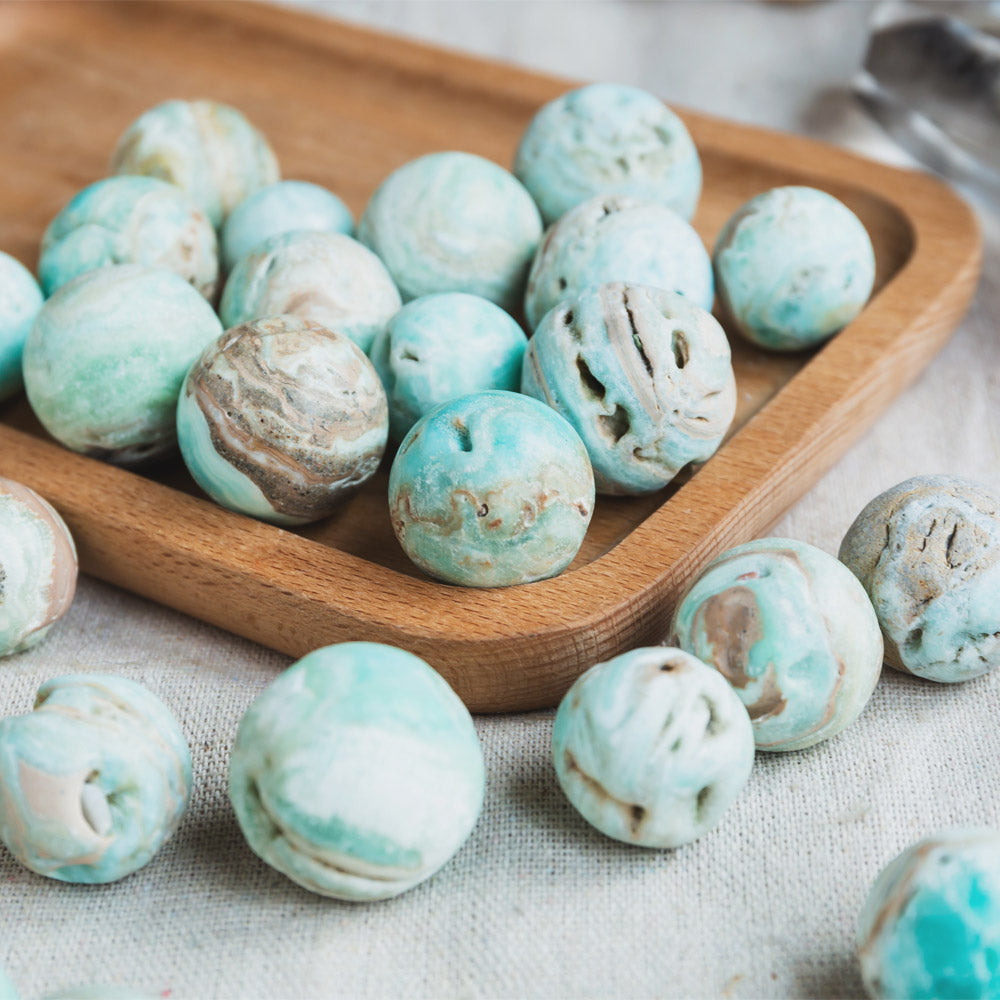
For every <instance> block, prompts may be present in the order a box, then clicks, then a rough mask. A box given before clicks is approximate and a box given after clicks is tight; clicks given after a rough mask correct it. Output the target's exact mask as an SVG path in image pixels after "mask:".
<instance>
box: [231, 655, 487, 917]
mask: <svg viewBox="0 0 1000 1000" xmlns="http://www.w3.org/2000/svg"><path fill="white" fill-rule="evenodd" d="M484 787H485V768H484V763H483V754H482V749H481V748H480V745H479V739H478V737H477V735H476V730H475V727H474V726H473V724H472V718H471V716H470V715H469V712H468V710H467V709H466V708H465V706H464V705H463V704H462V702H461V701H460V700H459V698H458V696H457V695H456V694H455V693H454V691H452V689H451V688H450V687H449V686H448V684H447V683H446V682H445V681H444V679H443V678H442V677H441V676H440V675H439V674H438V673H436V672H435V671H434V670H432V669H431V668H430V667H429V666H428V665H427V664H426V663H425V662H424V661H423V660H421V659H420V658H419V657H417V656H414V655H413V654H412V653H407V652H406V651H404V650H402V649H396V648H395V647H393V646H385V645H381V644H379V643H371V642H348V643H342V644H340V645H336V646H326V647H324V648H322V649H317V650H316V651H315V652H313V653H310V654H309V655H308V656H305V657H303V658H302V659H301V660H299V661H298V662H297V663H294V664H292V666H291V667H289V668H288V669H287V670H286V671H285V672H284V673H283V674H281V675H280V676H279V677H278V679H277V680H275V681H274V682H273V683H272V684H271V685H270V687H268V688H267V690H266V691H265V692H264V693H263V694H262V695H261V696H260V697H259V698H258V699H257V700H256V701H255V702H254V703H253V704H252V705H251V706H250V708H249V710H248V711H247V713H246V715H244V717H243V719H242V721H241V722H240V725H239V730H238V731H237V734H236V743H235V745H234V747H233V753H232V759H231V763H230V772H229V796H230V799H231V801H232V804H233V808H234V809H235V811H236V817H237V819H238V820H239V824H240V828H241V829H242V831H243V834H244V836H245V837H246V839H247V842H248V843H249V845H250V847H251V848H252V849H253V851H254V852H255V853H256V854H258V855H259V856H260V857H261V858H262V859H263V860H264V861H266V862H267V863H268V864H269V865H271V866H272V867H274V868H276V869H277V870H278V871H280V872H282V873H283V874H285V875H287V876H288V877H289V878H290V879H292V881H294V882H297V883H298V884H299V885H301V886H304V887H305V888H306V889H309V890H311V891H312V892H316V893H319V894H320V895H323V896H332V897H334V898H337V899H347V900H372V899H387V898H389V897H390V896H396V895H399V893H401V892H405V891H406V890H407V889H410V888H412V887H413V886H415V885H416V884H417V883H418V882H422V881H423V880H424V879H426V878H429V877H430V876H431V875H433V874H434V872H436V871H437V870H438V869H439V868H440V867H441V866H442V865H444V864H445V862H447V861H448V860H449V859H450V858H451V857H452V855H453V854H454V853H455V852H456V851H457V850H458V849H459V848H460V847H461V846H462V844H463V843H464V842H465V840H466V839H467V838H468V836H469V834H470V833H471V832H472V828H473V827H474V826H475V824H476V820H477V819H478V817H479V813H480V810H481V808H482V803H483V794H484Z"/></svg>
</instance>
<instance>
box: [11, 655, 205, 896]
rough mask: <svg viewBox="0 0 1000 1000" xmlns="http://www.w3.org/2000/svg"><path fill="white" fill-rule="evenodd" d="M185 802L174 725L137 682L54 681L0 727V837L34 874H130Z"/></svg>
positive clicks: (187, 764) (187, 762)
mask: <svg viewBox="0 0 1000 1000" xmlns="http://www.w3.org/2000/svg"><path fill="white" fill-rule="evenodd" d="M190 794H191V754H190V752H189V750H188V746H187V743H186V742H185V740H184V736H183V734H182V733H181V730H180V727H179V726H178V724H177V720H176V719H175V718H174V717H173V715H172V714H171V713H170V710H169V709H168V708H167V707H166V706H165V705H164V704H163V702H161V701H160V700H159V698H157V697H156V696H155V695H154V694H153V693H152V692H151V691H149V690H147V689H146V688H145V687H143V686H142V685H141V684H137V683H136V682H135V681H130V680H127V679H126V678H124V677H114V676H106V675H101V674H80V675H75V676H69V677H59V678H56V679H55V680H51V681H48V682H47V683H45V684H43V685H42V686H41V688H39V690H38V695H37V697H36V699H35V706H34V710H33V711H32V712H31V713H29V714H28V715H20V716H13V717H11V718H8V719H4V720H3V721H2V722H0V838H2V840H3V842H4V844H5V845H6V846H7V848H8V849H9V850H10V852H11V853H12V854H13V855H14V857H15V858H17V860H18V861H20V862H21V864H23V865H25V866H26V867H27V868H30V869H31V870H32V871H34V872H37V873H38V874H39V875H46V876H48V877H49V878H54V879H59V880H60V881H63V882H88V883H94V882H114V881H116V880H117V879H120V878H124V877H125V876H126V875H130V874H131V873H132V872H134V871H136V870H138V869H139V868H141V867H142V866H143V865H145V864H146V863H147V862H148V861H149V860H150V858H152V857H153V855H154V854H155V853H156V852H157V851H158V850H159V849H160V847H161V846H162V845H163V843H164V841H166V840H167V838H168V837H170V836H171V834H172V833H173V832H174V830H175V829H176V828H177V824H178V823H179V822H180V819H181V816H182V815H183V814H184V810H185V809H186V808H187V804H188V798H189V796H190Z"/></svg>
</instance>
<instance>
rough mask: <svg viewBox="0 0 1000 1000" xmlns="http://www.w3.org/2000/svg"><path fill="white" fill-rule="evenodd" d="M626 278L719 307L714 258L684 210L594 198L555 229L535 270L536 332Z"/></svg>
mask: <svg viewBox="0 0 1000 1000" xmlns="http://www.w3.org/2000/svg"><path fill="white" fill-rule="evenodd" d="M612 281H622V282H625V283H626V284H630V285H650V286H652V287H654V288H662V289H664V290H665V291H668V292H678V293H680V294H681V295H684V296H686V297H687V298H689V299H690V300H691V301H692V302H694V304H695V305H698V306H701V307H702V309H705V310H709V311H710V310H711V308H712V300H713V298H714V294H715V293H714V288H713V284H712V261H711V259H710V258H709V256H708V251H707V250H706V249H705V245H704V244H703V243H702V242H701V237H700V236H699V235H698V234H697V233H696V232H695V231H694V230H693V229H692V228H691V226H689V225H688V224H687V223H686V222H685V221H684V220H683V219H682V218H681V217H680V216H679V215H678V214H677V213H676V212H674V211H672V210H671V209H669V208H666V207H664V206H663V205H659V204H657V203H655V202H650V201H640V200H638V199H636V198H631V197H626V196H624V195H613V196H605V197H599V198H592V199H590V200H589V201H585V202H583V204H581V205H578V206H577V207H576V208H574V209H572V210H571V211H569V212H567V213H566V215H564V216H563V217H562V218H561V219H560V220H559V221H558V222H557V223H556V224H555V225H554V226H553V227H552V228H551V229H549V230H548V232H547V233H546V234H545V239H544V240H543V241H542V244H541V246H539V248H538V253H537V254H536V255H535V259H534V260H533V261H532V264H531V270H530V272H529V273H528V285H527V290H526V291H525V296H524V312H525V316H526V317H527V319H528V324H529V326H530V327H531V329H535V328H536V327H537V326H538V324H539V323H540V322H541V321H542V317H543V316H544V315H545V314H546V313H547V312H548V311H549V310H550V309H553V308H555V306H557V305H559V304H560V303H561V302H563V301H564V300H566V299H568V298H572V297H573V296H574V295H577V294H578V293H580V292H582V291H583V290H584V289H585V288H589V287H590V286H592V285H604V284H607V283H609V282H612Z"/></svg>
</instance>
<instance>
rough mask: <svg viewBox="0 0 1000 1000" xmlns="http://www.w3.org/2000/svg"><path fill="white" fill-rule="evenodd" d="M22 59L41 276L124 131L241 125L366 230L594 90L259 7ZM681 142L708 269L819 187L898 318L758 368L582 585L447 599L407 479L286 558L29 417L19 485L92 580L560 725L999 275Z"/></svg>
mask: <svg viewBox="0 0 1000 1000" xmlns="http://www.w3.org/2000/svg"><path fill="white" fill-rule="evenodd" d="M0 45H2V54H0V121H2V122H3V142H2V144H0V177H2V178H3V183H2V184H0V247H2V248H3V249H5V250H7V251H8V252H11V253H13V254H15V255H16V256H18V257H19V258H21V259H22V260H23V261H24V262H25V263H27V264H28V265H29V266H32V265H34V264H35V262H36V260H37V251H38V243H39V239H40V237H41V234H42V231H43V229H44V227H45V225H46V224H47V222H48V221H49V220H50V219H51V218H52V216H54V215H55V213H56V212H57V211H58V210H59V209H60V208H61V207H62V205H63V204H64V203H65V202H66V201H67V200H68V199H69V197H70V196H71V195H72V194H73V193H74V192H75V191H76V190H77V189H79V188H80V187H82V186H84V185H85V184H88V183H90V182H92V181H94V180H96V179H97V178H99V177H101V176H102V175H103V174H104V173H105V171H106V165H107V160H108V157H109V155H110V151H111V149H112V147H113V146H114V143H115V141H116V139H117V138H118V136H119V134H120V133H121V132H122V131H123V130H124V128H125V127H126V125H127V124H128V123H129V122H130V121H132V119H134V118H135V117H136V116H137V115H138V114H139V113H140V112H141V111H142V110H143V109H145V108H146V107H148V106H150V105H152V104H155V103H158V102H159V101H162V100H164V99H166V98H168V97H211V98H215V99H218V100H221V101H226V102H229V103H231V104H234V105H236V106H238V107H240V108H241V109H243V110H244V111H245V112H246V113H247V114H248V115H249V116H250V118H251V119H252V120H253V121H255V122H256V123H257V124H258V125H260V127H262V128H263V129H264V131H265V132H266V133H267V134H268V136H269V137H270V138H271V140H272V143H273V144H274V146H275V148H276V150H277V152H278V156H279V159H280V161H281V164H282V168H283V173H284V175H285V176H288V177H298V178H304V179H308V180H314V181H318V182H320V183H324V184H327V185H328V186H330V187H331V188H333V189H334V190H336V191H337V192H338V193H340V194H341V195H342V196H343V197H344V198H345V200H346V201H347V202H348V203H349V204H350V205H351V207H352V209H353V210H354V211H355V212H359V211H360V210H361V209H362V207H363V206H364V204H365V201H366V200H367V198H368V196H369V195H370V194H371V192H372V191H373V190H374V188H375V186H376V185H377V183H378V182H379V181H380V180H381V179H382V178H383V177H384V176H385V175H386V174H387V173H389V171H391V170H392V169H394V168H395V167H397V166H399V165H400V164H401V163H403V162H405V161H406V160H408V159H410V158H412V157H414V156H418V155H420V154H422V153H425V152H429V151H432V150H437V149H448V148H461V149H466V150H470V151H472V152H476V153H479V154H481V155H483V156H487V157H490V158H492V159H494V160H496V161H497V162H499V163H501V164H504V165H507V164H509V163H510V162H511V160H512V157H513V153H514V149H515V147H516V144H517V141H518V138H519V136H520V133H521V131H522V130H523V128H524V126H525V125H526V123H527V122H528V120H529V118H530V117H531V115H532V114H533V113H534V111H535V110H536V109H537V108H538V106H539V105H540V104H542V103H543V102H545V101H546V100H549V99H551V98H552V97H554V96H556V95H557V94H559V93H561V92H562V91H564V90H566V89H567V88H568V87H569V86H571V84H570V82H568V81H565V80H557V79H553V78H551V77H547V76H543V75H540V74H537V73H530V72H525V71H522V70H519V69H514V68H511V67H509V66H505V65H501V64H498V63H493V62H487V61H483V60H480V59H473V58H468V57H465V56H461V55H456V54H453V53H450V52H444V51H441V50H439V49H435V48H431V47H428V46H424V45H418V44H414V43H411V42H407V41H402V40H399V39H396V38H392V37H387V36H384V35H380V34H376V33H373V32H369V31H363V30H360V29H357V28H353V27H348V26H347V25H344V24H338V23H335V22H331V21H325V20H317V19H313V18H311V17H309V16H306V15H301V14H297V13H292V12H290V11H287V10H279V9H275V8H269V7H264V6H260V5H257V4H249V3H245V4H211V3H197V4H193V3H180V4H175V3H168V4H163V3H157V4H150V5H147V4H140V3H123V4H113V5H104V4H94V3H88V4H67V5H62V4H55V3H45V4H38V3H36V4H12V5H6V6H0ZM665 96H666V98H667V99H668V100H669V97H670V95H669V94H668V95H665ZM683 117H684V118H685V121H686V122H687V123H688V125H689V127H690V129H691V132H692V133H693V135H694V139H695V142H696V143H697V145H698V148H699V150H700V151H701V155H702V158H703V163H704V171H705V189H704V194H703V197H702V202H701V205H700V207H699V210H698V215H697V217H696V219H695V225H696V227H697V229H698V231H699V232H700V234H701V235H702V237H703V238H704V239H705V240H706V242H707V243H708V244H709V245H711V243H712V240H713V239H714V236H715V234H716V233H717V232H718V230H719V229H720V227H721V226H722V224H723V222H724V221H725V220H726V218H727V217H728V216H729V214H730V213H731V212H732V211H733V210H734V209H735V208H736V207H737V206H738V205H739V204H741V203H742V202H743V201H744V200H746V199H747V198H749V197H750V196H752V195H753V194H756V193H757V192H759V191H762V190H764V189H766V188H769V187H773V186H775V185H779V184H809V185H813V186H816V187H820V188H823V189H824V190H827V191H829V192H831V193H832V194H834V195H836V196H837V197H839V198H841V199H842V200H843V201H845V202H846V203H847V204H848V205H849V206H850V207H851V208H852V209H853V210H854V211H855V212H856V213H857V214H858V215H859V216H860V217H861V219H862V220H863V222H864V223H865V225H866V226H867V228H868V231H869V233H870V234H871V237H872V241H873V243H874V245H875V249H876V255H877V260H878V278H877V284H876V289H877V291H876V294H875V296H874V297H873V299H872V301H871V303H870V304H869V305H868V306H867V308H866V309H865V311H864V312H863V313H862V315H861V316H860V317H859V318H858V319H857V320H856V321H855V322H854V323H852V324H851V325H850V326H849V327H848V328H847V329H845V330H844V331H843V332H841V333H840V334H839V335H838V336H837V337H836V338H835V339H834V340H833V341H832V342H830V343H829V344H828V345H827V346H825V347H823V348H822V349H821V350H819V351H818V352H815V353H813V354H808V355H804V356H803V355H800V356H796V357H793V358H788V357H774V356H768V355H765V354H764V353H762V352H757V351H754V350H751V349H749V348H746V347H744V346H742V345H738V344H735V345H734V349H735V354H736V359H735V360H736V370H737V383H738V387H739V394H740V410H739V414H738V418H737V424H736V427H737V429H736V431H735V433H734V434H733V435H732V436H731V437H730V439H729V441H728V442H727V443H726V444H725V445H724V446H723V448H722V449H721V450H720V451H719V452H718V454H717V455H716V456H715V457H714V458H713V459H712V460H711V461H710V462H708V463H707V464H706V465H705V466H704V467H702V468H701V469H699V470H698V471H697V472H696V473H694V475H692V476H690V477H688V479H687V481H686V482H684V483H683V484H682V485H681V486H679V487H676V486H675V487H673V488H671V489H668V490H666V491H664V492H663V493H660V494H658V495H656V496H655V497H652V498H645V499H632V500H628V499H623V500H609V499H601V500H600V501H599V503H598V506H597V511H596V513H595V516H594V520H593V523H592V526H591V529H590V532H589V533H588V537H587V540H586V542H585V544H584V548H583V550H582V551H581V553H580V555H579V557H578V558H577V560H576V561H575V562H574V564H573V566H572V567H571V568H570V570H569V571H567V572H566V573H563V574H562V575H561V576H559V577H557V578H555V579H553V580H546V581H542V582H539V583H534V584H529V585H527V586H522V587H517V588H510V589H506V590H488V591H475V590H466V589H462V588H457V587H450V586H445V585H442V584H437V583H435V582H433V581H431V580H428V579H426V578H424V577H422V576H421V575H420V574H419V572H418V571H417V570H415V569H414V568H413V567H411V566H410V564H409V563H408V561H407V560H406V558H405V556H404V555H403V554H402V552H401V551H400V549H399V547H398V546H397V544H396V541H395V539H394V537H393V535H392V530H391V526H390V524H389V516H388V511H387V504H386V501H385V485H386V474H385V472H384V470H383V472H382V473H381V474H380V476H378V477H376V479H375V480H374V481H373V482H371V483H369V484H368V486H367V487H366V488H365V489H364V491H363V492H362V493H360V494H359V495H358V496H356V497H355V498H353V499H352V500H351V501H349V502H348V503H347V504H346V505H345V507H344V508H343V510H342V511H341V512H340V513H339V514H337V515H336V516H335V517H333V518H331V519H330V520H329V521H327V522H325V523H324V524H321V525H319V526H314V527H312V528H310V529H306V530H301V531H298V532H290V531H285V530H282V529H279V528H275V527H271V526H269V525H266V524H263V523H260V522H256V521H253V520H250V519H248V518H244V517H241V516H239V515H236V514H232V513H230V512H228V511H225V510H222V509H221V508H219V507H216V506H214V505H213V504H211V503H209V502H208V501H207V500H204V499H202V498H201V497H200V496H199V494H198V491H197V489H196V488H195V487H194V485H193V484H192V483H191V482H190V480H189V479H188V478H187V476H186V473H184V471H183V469H182V468H180V467H179V463H174V464H173V465H170V466H168V467H166V468H164V469H158V470H156V473H155V478H152V477H146V476H139V475H136V474H134V473H130V472H126V471H123V470H121V469H116V468H112V467H110V466H107V465H103V464H101V463H99V462H96V461H93V460H91V459H87V458H82V457H79V456H77V455H73V454H71V453H69V452H67V451H65V450H63V449H62V448H60V447H58V446H56V445H55V444H53V443H52V442H51V441H49V440H46V439H45V436H44V435H43V434H42V432H41V431H40V430H39V428H38V427H37V425H36V424H35V423H34V421H33V420H32V418H31V416H30V414H29V413H28V411H27V407H26V404H25V403H24V401H23V397H22V398H21V399H19V400H15V401H13V402H12V403H10V404H8V405H7V406H6V407H3V408H0V421H2V423H0V475H4V476H8V477H11V478H14V479H18V480H20V481H22V482H24V483H27V484H28V485H30V486H32V487H34V488H35V489H37V490H38V491H39V492H41V493H42V494H44V495H45V496H46V497H48V498H49V500H50V501H51V502H52V503H53V504H54V505H55V506H56V507H57V508H58V509H59V511H60V512H61V513H62V514H63V516H64V517H65V518H66V521H67V522H68V523H69V525H70V527H71V529H72V530H73V532H74V535H75V536H76V539H77V542H78V545H79V549H80V558H81V565H82V567H83V569H84V571H85V572H87V573H90V574H92V575H93V576H96V577H99V578H101V579H103V580H108V581H111V582H112V583H116V584H118V585H120V586H122V587H126V588H128V589H129V590H132V591H135V592H136V593H139V594H143V595H146V596H148V597H151V598H153V599H154V600H157V601H160V602H162V603H164V604H168V605H170V606H172V607H174V608H178V609H180V610H182V611H186V612H188V613H189V614H192V615H195V616H197V617H198V618H202V619H204V620H205V621H209V622H213V623H215V624H217V625H220V626H222V627H223V628H226V629H229V630H231V631H234V632H237V633H239V634H241V635H244V636H248V637H250V638H252V639H255V640H257V641H259V642H262V643H264V644H266V645H268V646H271V647H273V648H275V649H278V650H281V651H283V652H286V653H288V654H290V655H293V656H298V655H301V654H303V653H305V652H307V651H308V650H311V649H314V648H315V647H317V646H321V645H324V644H326V643H331V642H338V641H343V640H347V639H369V640H376V641H381V642H389V643H394V644H397V645H400V646H403V647H405V648H407V649H410V650H412V651H414V652H415V653H417V654H419V655H421V656H423V657H425V658H426V659H427V660H429V661H430V662H431V663H432V664H433V665H434V666H435V667H436V668H437V669H438V670H440V671H441V673H442V674H443V675H444V676H445V677H446V678H447V679H448V681H449V682H450V683H451V684H452V685H453V686H454V687H455V689H456V690H457V691H458V693H459V694H460V695H461V696H462V698H463V699H465V701H466V703H467V704H468V705H469V707H470V708H472V709H473V710H475V711H502V710H512V709H525V708H533V707H542V706H549V705H553V704H554V703H555V702H556V701H557V700H558V698H559V697H560V696H561V694H562V693H563V692H564V691H565V689H566V688H567V686H568V685H569V684H570V683H571V682H572V680H573V678H574V677H576V676H577V675H578V674H579V673H580V672H581V671H582V670H583V669H585V668H586V667H588V666H590V665H591V664H593V663H595V662H597V661H599V660H601V659H603V658H606V657H608V656H611V655H613V654H615V653H617V652H620V651H622V650H624V649H627V648H630V647H634V646H637V645H642V644H647V643H655V642H658V641H659V640H661V639H662V637H663V635H664V632H665V629H666V627H667V622H668V618H669V614H670V611H671V609H672V604H673V601H674V600H675V599H676V597H677V595H678V593H679V592H680V590H681V589H682V588H683V587H684V586H685V584H686V583H687V582H688V581H690V580H691V578H692V576H693V575H695V574H696V573H697V572H698V570H699V569H700V568H701V567H702V566H703V565H704V563H705V562H706V560H708V559H709V558H710V557H712V556H713V555H715V554H716V553H718V552H719V551H721V550H722V549H724V548H727V547H728V546H730V545H734V544H736V543H738V542H742V541H745V540H747V539H749V538H751V537H753V536H755V535H759V534H761V533H762V532H764V531H765V530H766V529H767V527H768V526H769V525H770V524H772V523H773V522H774V520H775V519H776V518H778V517H779V516H780V515H781V514H782V512H783V511H784V510H785V509H786V508H787V507H788V506H789V505H790V504H791V503H792V502H793V501H794V500H796V499H797V498H798V497H799V496H800V495H801V494H802V493H803V492H804V491H805V490H806V489H808V488H809V487H810V486H811V485H812V484H813V483H814V482H815V481H816V480H817V479H818V478H819V476H820V475H821V474H822V473H823V471H824V470H826V469H827V468H828V467H829V466H830V465H831V464H832V463H833V462H834V461H835V460H836V459H837V458H838V457H839V456H840V455H841V454H843V452H844V451H846V450H847V448H848V447H849V446H850V444H851V443H852V442H853V441H854V440H856V439H857V438H858V437H859V435H860V434H861V433H862V432H863V430H864V429H865V428H866V427H867V426H868V425H869V424H870V423H871V422H872V421H873V420H874V419H875V417H876V416H877V415H878V414H879V413H880V412H881V411H882V410H883V409H884V407H885V406H886V405H887V404H888V403H889V401H890V400H891V399H892V398H893V396H895V395H896V394H897V393H898V392H899V391H900V390H901V389H902V388H903V387H904V386H906V385H907V384H908V383H909V382H910V381H912V380H913V379H914V378H915V377H916V375H917V374H918V373H919V372H920V371H921V369H922V368H923V367H924V366H925V365H926V364H927V363H928V362H929V361H930V359H931V358H932V357H933V356H934V354H935V353H936V352H937V351H938V350H939V348H940V347H941V346H942V345H943V343H944V342H945V340H946V339H947V337H948V335H949V333H950V331H951V330H952V329H953V328H954V326H955V325H956V324H957V322H958V320H959V319H960V317H961V316H962V314H963V313H964V311H965V309H966V307H967V305H968V303H969V300H970V298H971V296H972V293H973V290H974V288H975V284H976V279H977V276H978V272H979V258H980V247H979V236H978V232H977V228H976V225H975V222H974V219H973V217H972V215H971V213H970V211H969V210H968V208H967V207H966V206H965V205H964V204H963V203H962V202H961V201H960V200H959V199H958V198H957V197H956V196H955V195H953V194H952V193H950V192H949V190H948V189H947V188H945V187H944V186H943V185H941V184H940V183H938V182H936V181H935V180H933V179H931V178H929V177H927V176H923V175H918V174H913V173H907V172H902V171H899V170H895V169H891V168H889V167H885V166H881V165H878V164H876V163H872V162H869V161H867V160H863V159H861V158H859V157H857V156H853V155H851V154H850V153H846V152H844V151H841V150H838V149H835V148H832V147H830V146H827V145H824V144H822V143H818V142H814V141H810V140H807V139H802V138H798V137H795V136H790V135H783V134H778V133H774V132H769V131H764V130H762V129H756V128H750V127H747V126H743V125H736V124H733V123H730V122H725V121H719V120H716V119H712V118H709V117H705V116H702V115H696V114H684V115H683Z"/></svg>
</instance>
